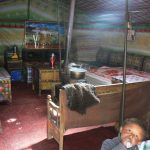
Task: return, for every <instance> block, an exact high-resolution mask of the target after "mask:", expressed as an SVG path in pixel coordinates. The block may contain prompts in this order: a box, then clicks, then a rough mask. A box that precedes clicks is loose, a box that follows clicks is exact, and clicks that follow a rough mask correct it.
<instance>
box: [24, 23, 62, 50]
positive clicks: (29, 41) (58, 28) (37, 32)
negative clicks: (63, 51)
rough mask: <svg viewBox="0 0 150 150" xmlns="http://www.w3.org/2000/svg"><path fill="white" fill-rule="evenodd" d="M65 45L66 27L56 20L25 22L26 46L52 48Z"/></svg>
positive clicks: (30, 47) (29, 47)
mask: <svg viewBox="0 0 150 150" xmlns="http://www.w3.org/2000/svg"><path fill="white" fill-rule="evenodd" d="M59 47H64V27H63V25H61V24H58V23H56V22H33V21H27V22H26V23H25V48H28V49H51V48H59Z"/></svg>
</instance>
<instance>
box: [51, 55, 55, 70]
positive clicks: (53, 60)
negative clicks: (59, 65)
mask: <svg viewBox="0 0 150 150" xmlns="http://www.w3.org/2000/svg"><path fill="white" fill-rule="evenodd" d="M50 63H51V67H52V69H54V65H55V54H54V53H52V55H51V58H50Z"/></svg>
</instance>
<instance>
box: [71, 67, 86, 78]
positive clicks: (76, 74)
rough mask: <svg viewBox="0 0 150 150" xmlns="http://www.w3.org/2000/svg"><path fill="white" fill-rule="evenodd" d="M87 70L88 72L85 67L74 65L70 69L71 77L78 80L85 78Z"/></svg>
mask: <svg viewBox="0 0 150 150" xmlns="http://www.w3.org/2000/svg"><path fill="white" fill-rule="evenodd" d="M85 72H86V70H85V69H83V68H75V67H73V68H71V69H70V78H72V79H76V80H79V79H84V78H85Z"/></svg>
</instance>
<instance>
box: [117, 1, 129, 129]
mask: <svg viewBox="0 0 150 150" xmlns="http://www.w3.org/2000/svg"><path fill="white" fill-rule="evenodd" d="M128 20H129V16H128V0H126V7H125V30H124V32H125V34H124V61H123V84H122V99H121V103H120V116H119V117H120V118H119V126H121V125H122V123H123V121H124V112H125V99H126V97H125V96H126V95H125V94H126V93H125V92H126V62H127V35H128Z"/></svg>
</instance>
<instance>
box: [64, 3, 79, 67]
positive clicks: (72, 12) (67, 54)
mask: <svg viewBox="0 0 150 150" xmlns="http://www.w3.org/2000/svg"><path fill="white" fill-rule="evenodd" d="M75 2H76V0H71V4H70V16H69V26H68V33H67V50H66V61H65V68H67V66H68V62H69V52H70V48H71V39H72V29H73V21H74V10H75Z"/></svg>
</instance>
